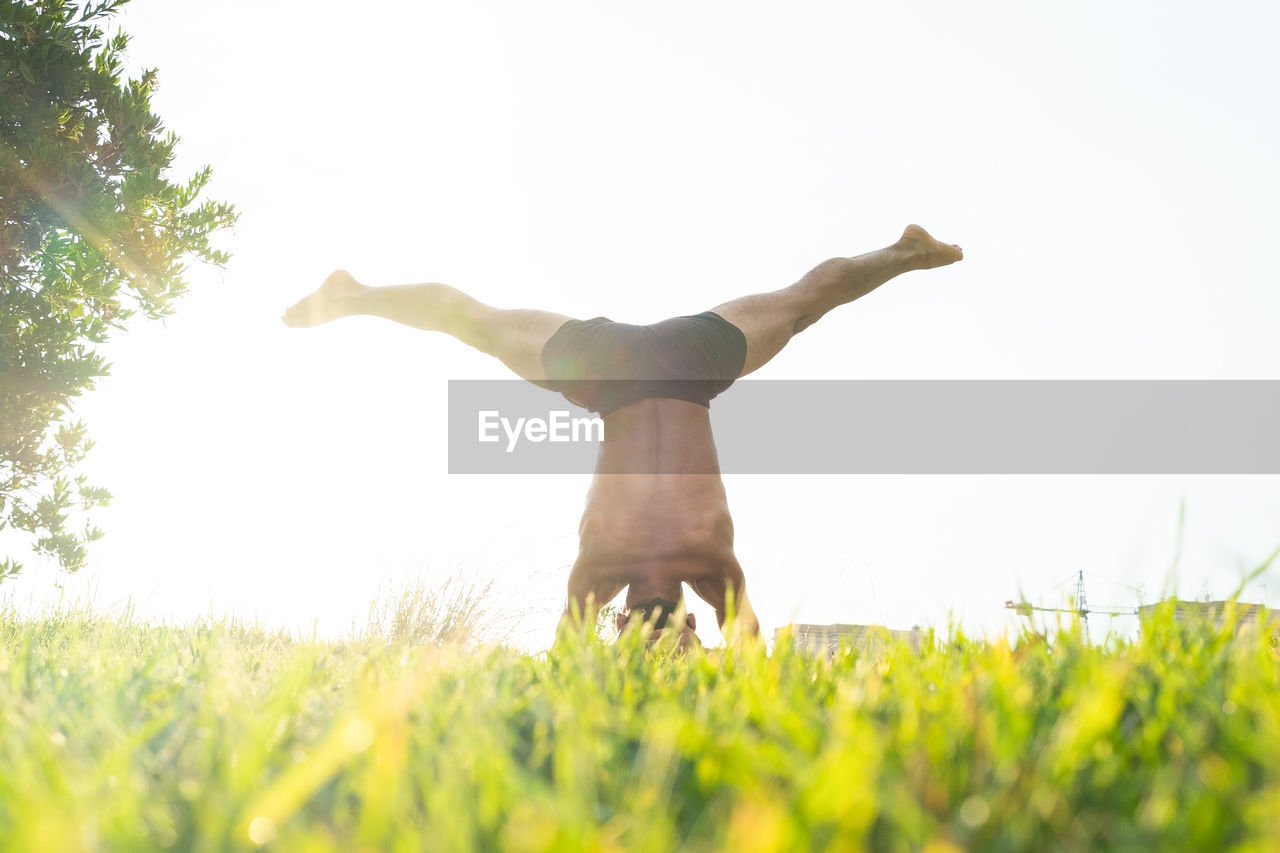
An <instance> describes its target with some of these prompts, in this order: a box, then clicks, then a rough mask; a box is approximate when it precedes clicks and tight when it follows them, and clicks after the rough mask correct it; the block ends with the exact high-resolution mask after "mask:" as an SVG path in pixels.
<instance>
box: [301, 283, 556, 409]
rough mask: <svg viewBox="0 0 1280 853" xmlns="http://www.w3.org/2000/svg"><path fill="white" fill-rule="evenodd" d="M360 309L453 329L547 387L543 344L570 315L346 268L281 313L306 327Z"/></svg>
mask: <svg viewBox="0 0 1280 853" xmlns="http://www.w3.org/2000/svg"><path fill="white" fill-rule="evenodd" d="M360 314H363V315H369V316H374V317H385V318H386V319H388V320H394V321H395V322H397V323H403V324H404V325H406V326H413V327H414V328H416V329H427V330H429V331H434V332H444V333H445V334H447V335H452V336H453V337H455V338H457V339H458V340H460V341H462V342H463V343H464V344H467V345H468V346H471V347H475V348H476V349H478V350H480V351H481V352H483V353H487V354H488V355H491V356H494V357H495V358H497V359H499V360H501V361H502V363H503V364H505V365H506V366H507V367H509V368H511V369H512V370H513V371H514V372H515V374H516V375H517V376H519V377H520V378H522V379H527V380H529V381H530V382H533V383H534V384H536V385H544V387H545V379H546V377H545V376H543V370H542V347H543V345H544V344H546V342H547V339H548V338H550V337H551V336H552V335H554V334H555V333H556V330H557V329H559V328H560V326H561V325H562V324H564V322H565V321H566V320H568V319H569V318H568V317H565V316H563V315H561V314H553V313H551V312H550V311H533V310H527V309H503V308H493V307H491V306H489V305H485V304H484V303H483V302H479V301H477V300H475V299H472V298H471V297H470V296H468V295H467V294H465V293H463V292H462V291H461V290H458V289H456V288H453V287H450V286H449V285H447V284H401V285H394V286H392V287H366V286H365V285H363V284H360V283H359V282H357V281H356V280H355V279H354V278H352V277H351V275H350V274H349V273H348V272H347V271H346V270H338V271H337V272H335V273H332V274H331V275H330V276H329V277H328V278H326V279H325V280H324V284H322V285H320V288H319V289H318V290H316V292H315V293H312V294H311V295H310V296H307V297H305V298H304V299H302V300H300V301H299V302H298V303H297V304H295V305H293V306H292V307H290V308H289V309H287V310H286V311H285V312H284V317H283V319H284V322H285V324H286V325H289V326H295V327H306V326H318V325H320V324H321V323H328V322H330V321H332V320H337V319H339V318H340V317H351V316H355V315H360Z"/></svg>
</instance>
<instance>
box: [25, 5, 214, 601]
mask: <svg viewBox="0 0 1280 853" xmlns="http://www.w3.org/2000/svg"><path fill="white" fill-rule="evenodd" d="M125 2H127V0H105V2H100V3H97V4H94V3H92V2H87V3H73V2H14V0H0V529H4V528H6V527H8V528H10V529H12V530H16V531H22V532H23V533H25V535H26V537H27V538H29V539H30V540H31V542H32V544H33V545H34V549H35V551H36V552H37V553H40V554H45V555H49V556H51V557H53V558H54V559H56V560H57V562H58V563H59V565H61V566H62V568H64V569H66V570H67V571H75V570H77V569H79V568H81V567H82V566H83V565H84V562H85V546H86V543H87V542H88V541H89V540H92V539H96V538H97V537H98V536H100V535H101V532H100V531H99V530H98V529H97V528H95V527H93V526H92V525H90V524H89V523H87V522H86V523H84V526H83V527H79V526H78V525H73V524H72V522H71V520H70V519H71V516H72V514H77V515H78V514H79V513H82V512H85V511H88V510H91V509H93V508H95V507H98V506H102V505H104V504H105V503H106V501H107V500H108V499H109V497H110V495H109V493H108V492H107V491H106V490H105V489H102V488H99V487H95V486H92V485H90V484H89V483H87V482H86V480H85V477H84V475H83V474H81V473H79V472H78V470H77V468H78V465H79V463H80V462H81V461H82V460H83V458H84V455H85V453H86V452H87V451H88V449H89V448H90V446H91V444H92V443H91V442H90V441H89V439H88V434H87V431H86V428H85V426H84V424H83V423H80V422H70V421H69V420H68V418H69V416H70V407H71V402H72V399H73V398H74V397H76V396H78V395H79V394H81V393H82V392H84V391H85V390H88V389H91V388H92V387H93V382H94V380H95V379H97V378H98V377H101V376H104V375H106V374H107V372H108V369H109V365H108V364H107V362H106V361H105V360H104V358H103V357H102V355H101V354H100V353H99V352H98V345H100V344H102V343H104V342H105V341H106V340H107V339H108V337H109V336H110V335H111V334H112V333H113V332H114V331H116V330H120V329H123V328H125V325H126V321H127V320H129V318H130V317H132V316H134V315H141V316H143V317H148V318H156V317H161V316H164V315H167V314H169V313H171V312H172V310H173V307H174V303H175V300H176V299H177V298H178V297H179V296H181V294H182V293H183V292H185V290H186V281H185V280H184V274H185V271H186V264H187V263H188V262H189V261H192V260H196V261H201V262H207V263H212V264H216V265H222V264H224V263H225V262H226V260H227V255H226V253H225V252H223V251H220V250H218V249H215V248H214V247H213V245H212V244H211V242H210V237H211V236H212V235H213V234H214V233H215V232H216V231H218V230H219V229H222V228H224V227H226V226H228V225H230V224H231V223H233V222H234V221H235V216H236V214H235V210H234V208H232V207H231V206H230V205H228V204H224V203H219V202H214V201H208V200H203V199H201V198H200V196H201V192H202V190H203V189H204V187H205V185H206V184H207V183H208V180H209V176H210V171H209V168H208V167H205V168H203V169H201V170H199V171H198V172H197V173H196V174H195V175H194V176H193V177H191V178H190V179H188V180H185V181H181V180H179V181H175V180H171V179H170V175H169V171H170V166H171V164H172V161H173V156H174V147H175V145H176V143H177V141H178V140H177V137H176V136H174V135H173V134H172V133H169V132H167V131H166V130H165V129H164V127H163V126H162V125H161V122H160V119H159V118H157V117H156V116H155V115H154V114H153V113H152V112H151V106H150V98H151V94H152V92H153V90H154V88H155V85H156V72H155V69H150V70H146V71H144V72H143V73H142V75H141V77H140V78H138V79H129V78H127V77H125V76H124V75H123V72H122V61H123V54H124V51H125V49H126V47H127V45H128V36H127V35H126V34H124V33H123V32H119V33H114V34H109V33H107V32H106V31H105V30H104V28H105V26H106V23H107V21H108V20H109V18H110V16H111V15H112V14H113V13H114V12H115V11H116V10H118V9H119V7H120V6H122V5H123V4H124V3H125ZM20 567H21V566H20V564H19V563H18V562H17V561H15V560H14V559H13V558H8V559H6V560H4V561H3V562H0V578H3V577H4V576H6V575H10V574H13V573H16V572H17V571H18V570H19V569H20Z"/></svg>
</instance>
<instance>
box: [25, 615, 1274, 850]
mask: <svg viewBox="0 0 1280 853" xmlns="http://www.w3.org/2000/svg"><path fill="white" fill-rule="evenodd" d="M423 621H424V620H419V622H423ZM426 621H429V620H426ZM383 624H385V625H388V626H396V627H395V628H394V632H393V633H394V637H392V638H391V639H388V638H387V637H385V636H379V635H378V634H377V633H376V632H365V633H364V634H362V635H360V636H358V637H356V638H354V639H352V640H351V641H350V642H347V643H326V642H317V641H306V640H300V639H291V638H289V637H287V636H285V635H281V634H275V633H269V632H265V631H262V630H259V629H256V628H253V627H246V626H244V625H241V624H236V623H233V622H206V623H202V624H197V625H194V626H188V627H164V626H153V625H147V624H142V623H139V622H137V621H136V620H134V619H132V618H131V617H130V616H129V615H128V614H125V615H116V616H95V615H93V614H92V613H90V612H88V611H85V610H75V609H70V610H67V609H64V610H61V611H57V612H52V613H49V614H47V615H45V616H44V617H42V618H37V619H31V618H23V617H21V616H19V615H18V614H16V613H15V612H13V611H12V610H10V611H3V610H0V845H2V846H3V848H4V849H5V850H23V851H26V850H32V851H46V850H49V851H63V850H79V849H86V850H92V849H107V850H141V849H152V848H170V849H177V850H239V849H254V848H255V847H257V846H258V843H259V842H260V843H261V844H262V845H263V846H265V847H266V848H268V849H276V850H285V851H312V850H315V851H320V850H335V851H336V850H341V851H351V850H417V849H430V850H443V851H465V850H549V849H553V850H615V849H622V850H654V851H665V850H671V849H677V848H684V849H690V850H710V849H727V850H748V851H750V850H810V849H812V850H826V849H830V850H859V849H877V850H899V849H901V850H916V849H921V848H925V849H930V850H935V851H937V850H951V849H956V848H960V849H979V850H1057V849H1062V850H1097V849H1121V850H1144V851H1159V850H1170V849H1199V850H1214V851H1217V850H1228V849H1242V850H1275V849H1277V846H1278V845H1280V667H1278V665H1277V656H1276V653H1275V651H1274V649H1273V645H1272V642H1271V641H1270V638H1267V637H1264V636H1260V635H1259V634H1257V633H1256V632H1255V633H1247V634H1244V635H1242V636H1239V637H1237V636H1235V635H1234V633H1233V632H1232V630H1231V629H1230V628H1226V629H1222V630H1217V629H1214V628H1212V627H1211V626H1207V625H1188V624H1180V623H1175V622H1174V621H1173V619H1172V618H1171V614H1170V613H1165V614H1163V615H1161V616H1160V617H1159V618H1157V619H1156V620H1154V621H1153V622H1151V623H1150V624H1148V625H1147V626H1146V627H1145V628H1144V630H1143V632H1142V635H1141V637H1140V639H1138V640H1136V641H1134V642H1132V643H1122V644H1118V645H1114V646H1113V647H1110V648H1107V649H1101V648H1097V647H1089V646H1086V645H1085V644H1084V643H1083V642H1082V641H1081V639H1080V637H1079V636H1078V634H1076V633H1073V632H1071V631H1069V630H1068V631H1065V632H1062V633H1061V634H1058V635H1056V636H1055V637H1053V639H1052V641H1049V640H1046V639H1045V638H1043V637H1037V636H1035V635H1033V634H1030V633H1028V634H1026V635H1024V636H1022V637H1019V638H1015V639H1014V641H1010V642H1005V641H996V642H985V641H973V640H969V639H966V638H965V637H963V636H961V635H959V634H954V635H952V636H950V637H945V638H944V637H935V638H933V639H932V640H931V641H930V642H929V643H928V644H927V645H926V648H925V649H924V650H923V651H922V652H921V653H919V654H916V653H913V652H912V651H911V650H910V649H908V648H906V647H901V646H893V647H891V648H890V649H889V650H888V652H887V653H884V654H877V655H874V656H863V657H859V656H857V655H853V654H846V655H840V656H837V657H836V658H835V659H834V660H831V661H827V660H825V659H823V660H813V659H810V658H806V657H803V656H801V655H798V654H795V653H792V652H790V651H788V650H786V649H784V648H779V649H778V650H777V651H775V653H774V654H772V655H771V656H768V655H766V654H764V653H763V651H762V650H760V649H745V650H732V651H711V652H708V653H695V654H693V655H692V656H689V657H683V658H682V657H678V656H674V655H671V654H668V653H666V652H664V651H663V650H661V649H659V650H656V651H653V650H650V651H646V650H645V649H643V648H641V647H639V646H637V645H636V644H634V643H631V642H629V641H628V640H627V638H624V640H623V641H622V643H621V644H620V645H619V646H616V647H615V646H606V645H601V644H575V645H571V646H568V647H565V648H561V649H559V650H557V651H554V652H552V653H551V654H549V655H545V656H541V657H531V656H528V655H524V654H521V653H518V652H515V651H511V650H507V649H483V648H475V647H473V648H471V649H470V650H468V648H467V647H463V646H451V645H448V644H445V645H436V644H435V641H441V640H445V639H448V638H447V637H442V636H440V635H439V633H438V632H437V634H435V635H431V630H434V629H432V628H431V626H426V627H423V625H419V627H418V628H417V629H415V628H414V627H413V625H414V620H413V619H407V620H406V619H398V620H397V619H390V620H384V623H383ZM428 635H430V636H431V638H432V640H433V642H423V637H424V636H428Z"/></svg>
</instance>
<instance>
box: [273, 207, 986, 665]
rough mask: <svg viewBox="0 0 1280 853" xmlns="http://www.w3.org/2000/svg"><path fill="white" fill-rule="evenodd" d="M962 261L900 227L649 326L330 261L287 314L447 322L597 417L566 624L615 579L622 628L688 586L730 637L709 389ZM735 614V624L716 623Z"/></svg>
mask: <svg viewBox="0 0 1280 853" xmlns="http://www.w3.org/2000/svg"><path fill="white" fill-rule="evenodd" d="M962 257H963V254H962V253H961V251H960V248H959V247H958V246H954V245H950V244H947V243H942V242H939V241H938V240H935V239H934V238H933V237H931V236H930V235H929V234H928V232H926V231H925V230H924V229H923V228H920V227H919V226H917V225H908V226H907V227H906V229H905V230H904V231H903V232H902V236H901V237H900V238H899V239H898V241H897V242H896V243H894V244H893V245H891V246H887V247H885V248H883V249H879V250H877V251H874V252H869V253H867V254H863V255H858V256H856V257H852V258H832V259H830V260H827V261H823V262H822V263H820V264H818V266H816V267H814V268H813V269H812V270H810V271H809V272H808V273H806V274H805V275H804V277H803V278H801V279H800V280H799V281H797V282H796V283H795V284H792V285H790V286H789V287H784V288H782V289H781V290H775V291H771V292H768V293H757V294H753V295H750V296H743V297H741V298H739V299H734V300H732V301H730V302H726V303H724V304H722V305H717V306H716V307H714V308H712V309H711V310H710V311H706V312H703V313H702V314H696V315H691V316H685V317H675V318H672V319H670V320H664V321H662V322H660V323H653V324H650V325H648V326H633V325H629V324H626V323H615V322H613V321H611V320H609V319H607V318H604V317H597V318H595V319H592V320H575V319H572V318H570V317H565V316H563V315H560V314H553V313H551V312H548V311H536V310H527V309H502V308H493V307H490V306H488V305H485V304H483V303H481V302H478V301H477V300H475V299H473V298H472V297H470V296H468V295H467V294H465V293H463V292H462V291H460V290H456V289H455V288H452V287H449V286H448V285H445V284H406V285H395V286H390V287H366V286H365V285H362V284H360V283H359V282H357V281H356V280H355V279H354V278H352V277H351V275H350V274H348V273H347V272H346V271H344V270H339V271H337V272H334V273H332V274H331V275H330V276H329V277H328V278H327V279H325V281H324V283H323V284H322V285H321V286H320V288H319V289H318V290H316V291H315V292H314V293H312V294H311V295H309V296H307V297H305V298H304V299H302V300H301V301H299V302H298V303H297V304H295V305H293V306H292V307H290V308H289V309H288V310H287V311H285V314H284V321H285V323H287V324H288V325H290V326H299V327H301V326H316V325H319V324H321V323H327V322H329V321H331V320H336V319H338V318H340V317H347V316H353V315H371V316H376V317H385V318H386V319H388V320H394V321H396V322H398V323H403V324H405V325H409V326H413V327H415V328H419V329H428V330H431V331H438V332H444V333H446V334H449V335H452V336H453V337H455V338H457V339H458V340H460V341H462V342H463V343H465V344H468V345H469V346H472V347H474V348H476V349H478V350H480V351H481V352H484V353H488V354H489V355H492V356H494V357H496V358H498V359H499V360H501V361H502V363H503V364H505V365H506V366H507V367H509V368H511V370H513V371H514V372H515V373H516V374H517V375H518V376H520V377H521V378H523V379H526V380H528V381H530V382H532V383H534V384H535V385H538V386H541V387H543V388H548V389H550V390H553V391H558V392H560V393H563V394H564V395H565V396H566V397H567V398H568V399H569V400H570V401H571V402H573V403H576V404H579V405H582V406H584V407H585V408H587V409H589V410H590V411H593V412H598V413H599V414H600V415H601V417H602V418H603V419H604V441H603V443H602V444H601V448H600V452H599V456H598V458H597V461H596V471H595V476H594V478H593V480H592V483H591V487H590V489H589V491H588V493H587V503H586V509H585V511H584V512H583V514H582V520H581V522H580V523H579V525H578V536H579V540H578V541H579V545H578V557H577V559H576V560H575V561H574V564H573V568H572V570H571V571H570V572H569V582H568V602H567V604H566V607H565V615H566V618H574V617H576V618H579V619H581V620H582V623H583V624H585V625H587V626H592V625H594V624H595V617H596V613H597V612H598V609H599V608H600V607H601V606H602V605H604V604H605V603H607V602H609V601H611V600H612V599H613V598H614V596H616V595H617V594H618V593H619V592H621V591H622V590H623V589H624V588H625V589H626V590H627V597H626V612H625V613H624V614H622V616H621V617H620V619H619V624H620V625H622V624H623V623H624V621H625V620H626V619H627V617H628V616H629V615H641V616H643V617H644V618H645V620H646V622H648V624H650V625H651V626H652V627H654V628H655V629H662V628H664V627H666V622H667V618H668V616H670V615H671V614H672V613H673V612H675V611H676V610H677V609H682V600H683V594H682V586H681V584H682V583H687V584H688V585H689V587H690V588H691V589H692V590H693V591H694V592H695V593H696V594H697V595H698V596H699V597H701V598H702V599H704V600H705V601H706V602H707V603H708V604H710V605H711V607H712V608H714V609H715V612H716V618H717V621H718V622H719V623H720V627H721V629H722V630H725V631H726V635H731V634H733V633H745V634H752V635H754V634H756V633H758V631H759V625H758V623H757V621H756V616H755V613H754V611H753V610H752V608H751V604H750V602H749V601H748V599H747V591H746V581H745V578H744V576H743V572H742V567H741V566H740V565H739V563H738V560H737V557H735V556H734V553H733V521H732V520H731V519H730V517H729V506H728V503H727V501H726V498H725V490H724V483H723V481H722V480H721V478H720V470H719V464H718V462H717V459H716V448H715V442H714V441H713V440H712V436H711V420H710V414H709V405H710V401H711V399H712V398H713V397H715V396H716V395H717V394H719V393H720V392H722V391H724V390H725V389H726V388H728V387H729V386H730V385H731V384H733V382H734V380H736V379H737V378H738V377H740V376H746V375H747V374H748V373H751V372H752V371H755V370H758V369H759V368H760V367H762V366H763V365H764V364H765V363H766V362H768V361H769V360H770V359H772V358H773V357H774V356H775V355H777V354H778V352H779V351H781V350H782V348H783V347H784V346H786V344H787V342H788V341H789V340H791V338H792V336H793V335H795V334H796V333H798V332H800V331H802V330H804V329H805V328H807V327H809V326H810V325H812V324H813V323H814V322H816V321H817V320H818V319H819V318H820V317H822V316H823V315H824V314H826V313H827V312H828V311H830V310H831V309H832V308H835V307H836V306H838V305H843V304H845V303H846V302H852V301H853V300H855V299H857V298H858V297H860V296H864V295H866V294H867V293H869V292H871V291H872V290H874V289H875V288H877V287H879V286H880V285H882V284H884V283H885V282H887V281H889V280H890V279H892V278H894V277H895V276H898V275H901V274H902V273H905V272H910V271H911V270H919V269H931V268H933V267H940V266H945V265H947V264H951V263H954V262H956V261H958V260H960V259H961V258H962ZM730 612H732V613H733V614H734V616H735V619H734V624H733V625H732V626H729V629H726V620H727V619H728V618H729V615H730ZM677 627H678V628H679V630H680V631H681V635H682V636H681V638H680V639H681V640H683V641H689V640H692V639H694V635H693V628H694V621H693V617H692V616H688V617H687V618H686V620H685V622H684V624H682V625H679V626H677Z"/></svg>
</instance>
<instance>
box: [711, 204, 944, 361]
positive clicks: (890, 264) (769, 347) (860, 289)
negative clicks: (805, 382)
mask: <svg viewBox="0 0 1280 853" xmlns="http://www.w3.org/2000/svg"><path fill="white" fill-rule="evenodd" d="M962 257H964V255H963V253H962V252H961V251H960V247H959V246H953V245H950V244H947V243H941V242H939V241H937V240H935V239H934V238H933V237H931V236H930V235H929V233H928V232H927V231H925V230H924V229H923V228H921V227H920V226H918V225H908V226H907V228H906V230H905V231H903V232H902V237H901V238H899V240H898V242H896V243H894V244H893V245H892V246H886V247H885V248H883V249H879V250H877V251H875V252H868V253H867V254H865V255H858V256H857V257H855V258H832V259H831V260H829V261H823V262H822V263H820V264H818V265H817V266H816V267H814V268H813V269H812V270H810V271H809V272H808V273H807V274H806V275H805V277H804V278H802V279H800V280H799V281H798V282H796V283H795V284H793V285H791V286H790V287H785V288H783V289H782V290H775V291H773V292H771V293H757V294H753V295H751V296H744V297H741V298H740V299H734V300H733V301H731V302H726V303H724V304H723V305H719V306H716V307H715V308H712V309H711V310H712V311H714V312H715V313H716V314H719V315H720V316H721V317H723V318H724V319H726V320H728V321H729V322H730V323H732V324H733V325H735V326H737V327H738V328H739V329H741V330H742V333H743V334H744V335H745V336H746V338H747V359H746V362H745V364H743V367H742V373H741V374H739V375H740V376H746V375H747V374H748V373H751V372H752V371H755V370H759V369H760V368H761V367H763V366H764V365H765V364H766V363H767V362H768V361H769V359H771V358H773V357H774V356H775V355H777V354H778V353H779V352H780V351H781V350H782V348H783V347H784V346H786V345H787V342H788V341H790V340H791V338H792V336H793V335H795V334H797V333H798V332H800V331H802V330H804V329H806V328H808V327H809V326H811V325H813V324H814V323H815V322H816V321H817V320H818V318H819V317H821V316H822V315H823V314H826V313H827V312H828V311H830V310H831V309H832V308H835V307H836V306H838V305H843V304H845V303H846V302H852V301H853V300H855V299H857V298H858V297H860V296H865V295H866V294H868V293H870V292H871V291H873V290H875V289H876V288H877V287H879V286H880V285H882V284H884V283H885V282H886V281H888V280H889V279H891V278H894V277H895V276H899V275H901V274H902V273H904V272H910V271H911V270H922V269H931V268H933V267H941V266H946V265H947V264H952V263H955V262H956V261H958V260H960V259H961V258H962Z"/></svg>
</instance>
